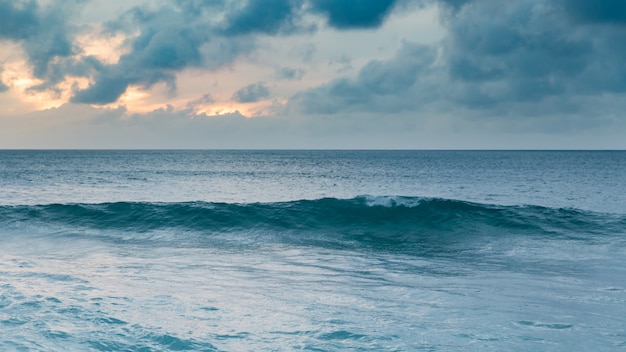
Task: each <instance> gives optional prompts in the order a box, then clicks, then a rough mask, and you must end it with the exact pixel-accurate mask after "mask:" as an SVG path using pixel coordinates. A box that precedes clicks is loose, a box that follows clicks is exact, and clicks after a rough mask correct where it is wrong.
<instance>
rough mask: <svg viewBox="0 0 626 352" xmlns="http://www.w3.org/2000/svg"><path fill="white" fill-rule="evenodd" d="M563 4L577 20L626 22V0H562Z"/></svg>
mask: <svg viewBox="0 0 626 352" xmlns="http://www.w3.org/2000/svg"><path fill="white" fill-rule="evenodd" d="M561 5H562V6H563V7H564V9H565V10H566V11H567V12H569V13H570V14H571V15H572V16H573V17H574V18H575V19H577V20H581V21H585V22H593V23H615V24H619V23H621V24H626V2H624V1H622V0H601V1H599V0H562V4H561Z"/></svg>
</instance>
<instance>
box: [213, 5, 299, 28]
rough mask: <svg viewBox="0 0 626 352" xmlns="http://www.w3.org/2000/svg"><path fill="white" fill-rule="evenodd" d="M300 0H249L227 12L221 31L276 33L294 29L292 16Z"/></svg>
mask: <svg viewBox="0 0 626 352" xmlns="http://www.w3.org/2000/svg"><path fill="white" fill-rule="evenodd" d="M300 3H301V1H296V0H262V1H261V0H250V1H248V3H247V5H246V6H245V7H244V8H242V9H239V10H236V11H234V12H233V13H231V14H229V15H228V17H227V19H226V23H227V24H226V26H225V29H223V33H224V34H226V35H245V34H251V33H252V34H254V33H262V34H277V33H279V32H289V31H293V30H295V24H294V16H295V12H296V11H297V9H298V8H299V7H300V6H299V5H300Z"/></svg>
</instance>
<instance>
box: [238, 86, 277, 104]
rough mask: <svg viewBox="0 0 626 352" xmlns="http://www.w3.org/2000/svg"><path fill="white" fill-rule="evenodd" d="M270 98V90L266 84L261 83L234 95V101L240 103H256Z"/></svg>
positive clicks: (247, 87)
mask: <svg viewBox="0 0 626 352" xmlns="http://www.w3.org/2000/svg"><path fill="white" fill-rule="evenodd" d="M269 96H270V91H269V89H268V88H267V87H266V86H265V84H264V83H262V82H259V83H254V84H251V85H249V86H246V87H244V88H241V89H240V90H238V91H236V92H235V94H233V97H232V100H234V101H236V102H238V103H256V102H257V101H259V100H263V99H265V98H268V97H269Z"/></svg>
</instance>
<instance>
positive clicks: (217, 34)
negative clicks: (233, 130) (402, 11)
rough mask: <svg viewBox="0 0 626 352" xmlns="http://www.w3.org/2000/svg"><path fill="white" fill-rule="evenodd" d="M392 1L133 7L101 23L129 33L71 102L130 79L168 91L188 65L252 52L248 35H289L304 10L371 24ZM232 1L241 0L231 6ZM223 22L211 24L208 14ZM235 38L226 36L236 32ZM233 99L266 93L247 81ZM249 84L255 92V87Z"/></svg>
mask: <svg viewBox="0 0 626 352" xmlns="http://www.w3.org/2000/svg"><path fill="white" fill-rule="evenodd" d="M394 3H395V1H387V0H385V1H379V0H376V1H374V0H370V1H362V0H351V1H340V2H338V3H337V4H335V5H333V4H334V2H333V3H332V4H331V3H330V2H323V1H319V0H316V1H315V2H313V3H311V6H310V7H307V6H305V2H304V1H303V0H249V1H246V2H241V3H235V5H233V4H232V3H227V2H223V1H218V0H215V1H205V2H202V1H197V0H196V1H190V2H185V1H182V0H176V1H175V2H174V5H173V6H164V7H162V8H160V9H158V10H152V11H151V10H146V9H142V8H135V9H133V10H132V11H130V12H129V13H127V14H126V15H125V16H124V17H122V18H120V19H118V20H116V21H113V22H111V23H109V24H108V28H109V30H111V31H126V32H129V33H131V32H134V31H135V32H136V31H138V32H139V33H140V35H139V36H138V37H137V38H136V39H134V40H133V41H132V43H130V48H131V50H130V52H129V53H127V54H125V55H123V56H122V57H121V58H120V60H119V62H118V63H116V64H113V65H99V66H98V65H94V66H93V70H92V72H93V78H94V81H95V83H94V84H93V85H91V86H90V87H88V88H87V89H84V90H80V91H77V92H76V93H75V95H74V97H73V98H72V102H76V103H89V104H107V103H112V102H115V101H116V100H117V99H119V97H120V96H121V95H122V94H124V92H125V91H126V90H127V88H128V86H130V85H141V86H143V87H147V88H149V87H151V86H153V85H154V84H156V83H159V82H165V83H166V84H167V86H168V87H169V88H170V89H171V90H172V91H174V90H175V87H176V76H175V74H176V73H177V72H180V71H181V70H183V69H185V68H188V67H204V68H209V69H219V68H221V67H223V66H225V65H228V64H230V63H231V62H233V61H234V60H235V59H237V58H238V57H240V56H241V55H244V54H247V53H249V52H251V51H252V50H254V47H255V46H254V38H253V37H252V36H253V35H255V34H265V35H277V34H283V35H284V34H289V33H293V32H296V31H299V30H304V29H302V28H300V27H299V25H300V24H299V18H300V17H301V16H302V15H303V13H304V11H305V10H304V9H306V8H310V9H311V11H313V12H315V13H318V14H319V13H321V14H323V15H326V16H328V17H329V24H330V25H331V26H335V27H337V28H353V27H358V28H360V27H375V26H379V25H381V24H382V21H383V19H384V17H385V16H386V15H387V14H388V13H389V12H390V11H391V9H392V7H393V5H394ZM237 4H239V5H243V6H236V5H237ZM215 14H221V15H222V16H223V17H224V20H223V21H222V22H220V23H211V22H210V21H208V20H207V19H208V18H211V15H215ZM235 36H236V38H232V37H235ZM282 73H283V78H286V79H298V78H299V77H301V76H302V71H299V70H294V71H288V70H286V71H282ZM247 88H248V90H242V91H240V92H238V93H237V94H236V95H235V96H234V99H235V100H237V101H240V102H250V101H256V99H260V98H265V97H266V96H264V95H263V94H269V93H267V89H266V88H265V87H264V86H262V85H255V86H251V87H247ZM255 89H256V90H255Z"/></svg>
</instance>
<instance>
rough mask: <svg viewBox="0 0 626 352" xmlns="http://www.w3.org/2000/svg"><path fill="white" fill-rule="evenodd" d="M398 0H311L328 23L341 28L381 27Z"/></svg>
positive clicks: (312, 5)
mask: <svg viewBox="0 0 626 352" xmlns="http://www.w3.org/2000/svg"><path fill="white" fill-rule="evenodd" d="M396 3H398V1H396V0H311V2H310V4H311V8H312V10H313V11H314V12H317V13H320V14H323V15H324V16H326V17H327V19H328V24H329V25H330V26H332V27H335V28H339V29H351V28H375V27H379V26H380V25H381V24H382V23H383V21H384V20H385V18H386V17H387V16H388V15H389V13H390V12H391V10H392V9H393V7H394V5H396Z"/></svg>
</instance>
